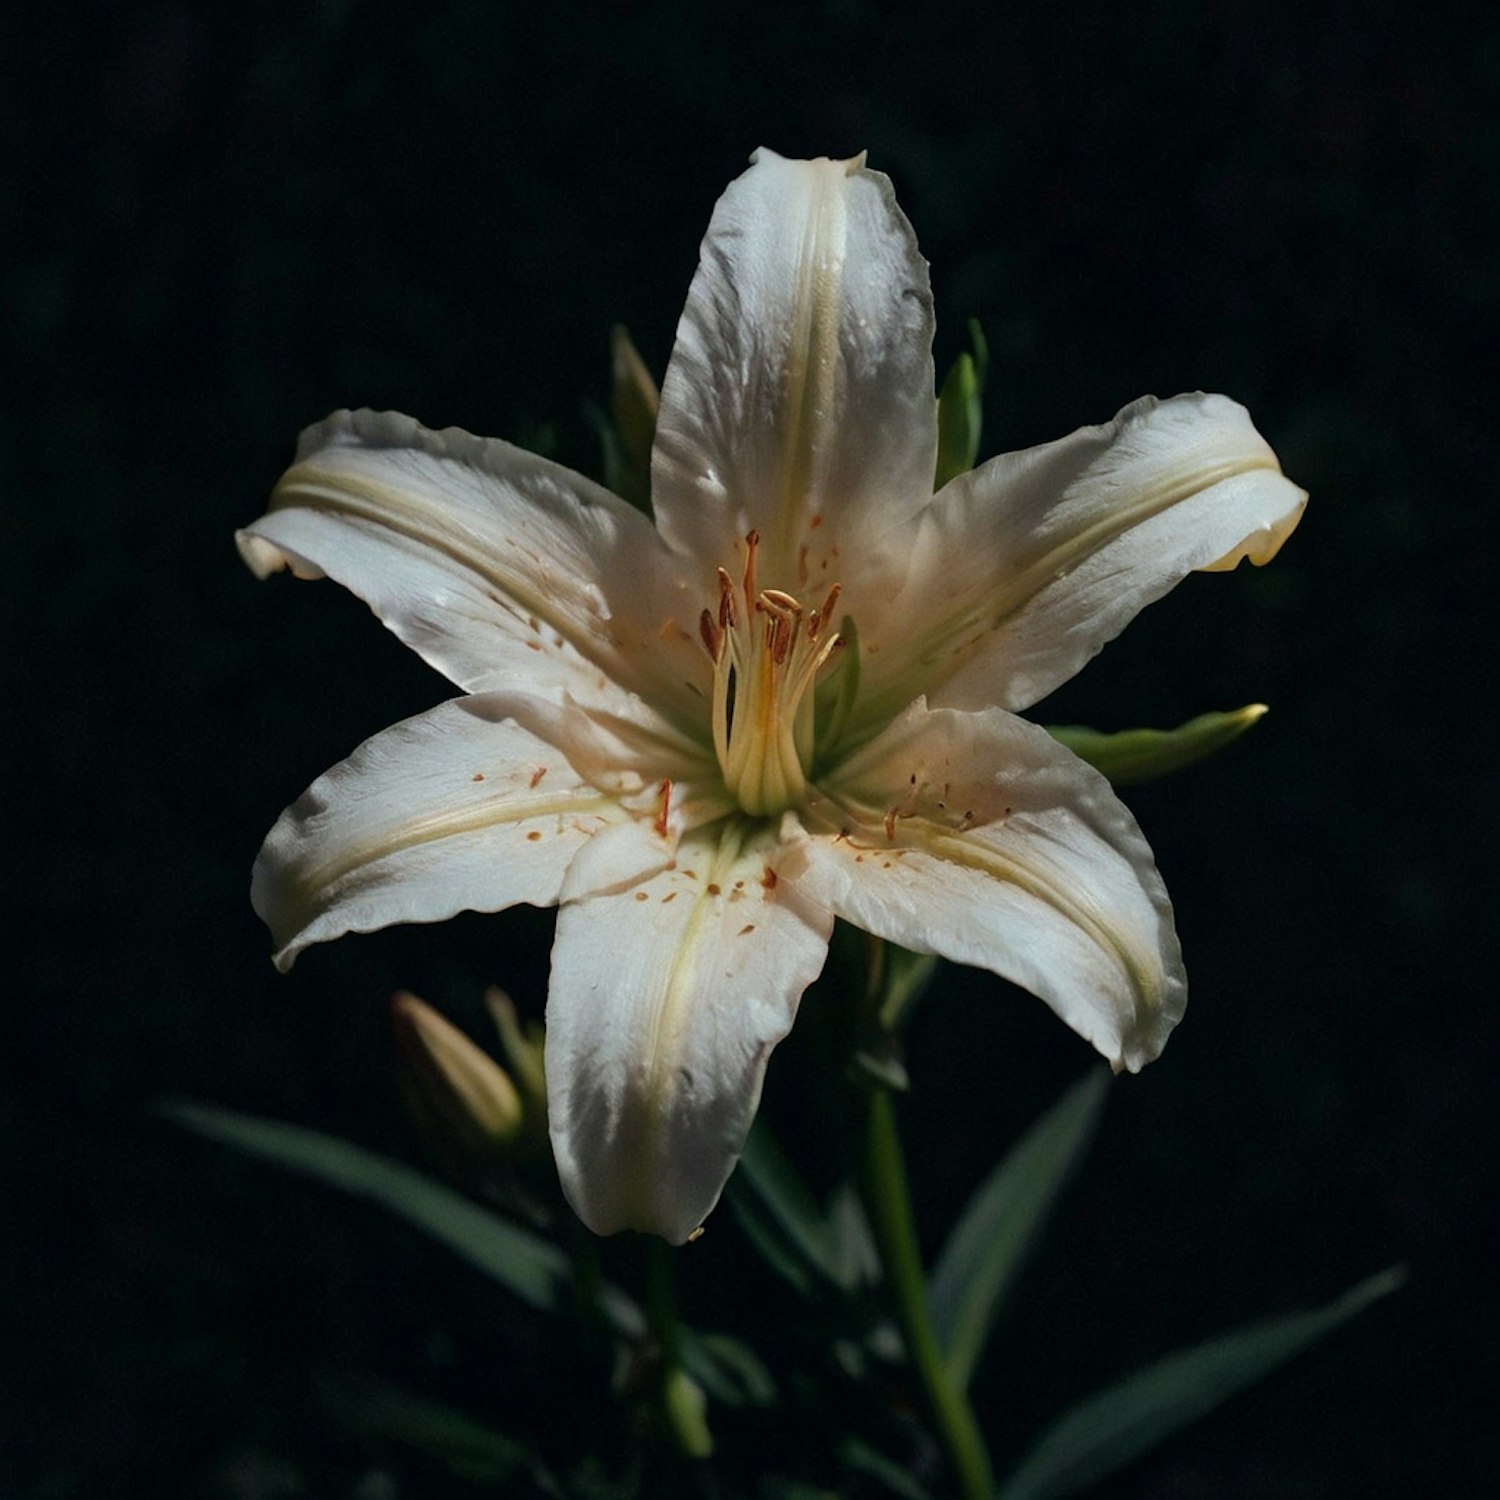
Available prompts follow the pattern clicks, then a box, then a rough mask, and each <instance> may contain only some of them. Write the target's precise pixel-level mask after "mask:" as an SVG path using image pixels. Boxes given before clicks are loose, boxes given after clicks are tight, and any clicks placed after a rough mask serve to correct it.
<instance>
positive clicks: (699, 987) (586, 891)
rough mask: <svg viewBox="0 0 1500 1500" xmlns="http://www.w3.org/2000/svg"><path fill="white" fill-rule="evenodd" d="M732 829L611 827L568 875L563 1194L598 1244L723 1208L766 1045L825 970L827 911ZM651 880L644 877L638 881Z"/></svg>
mask: <svg viewBox="0 0 1500 1500" xmlns="http://www.w3.org/2000/svg"><path fill="white" fill-rule="evenodd" d="M731 828H732V825H730V824H721V825H719V826H718V828H716V829H713V830H705V831H704V832H702V833H700V834H698V835H696V836H689V837H688V838H686V839H684V840H683V841H682V842H681V843H680V844H679V845H677V846H676V848H675V851H674V850H673V849H672V848H671V846H670V845H669V844H668V843H667V842H666V841H665V840H662V839H660V838H658V837H657V836H656V834H655V833H654V832H653V830H652V829H651V828H650V827H649V825H646V824H643V823H634V824H630V825H622V826H620V827H617V828H612V829H609V830H607V831H606V832H604V833H602V834H601V835H600V836H599V837H598V838H596V839H594V840H593V842H592V843H591V844H590V845H589V847H588V848H587V849H586V850H585V851H584V852H583V854H582V855H581V856H580V858H579V859H578V860H577V861H575V863H574V865H573V867H572V869H571V870H570V872H569V875H568V880H567V884H566V886H565V888H564V892H563V906H562V910H561V912H560V913H559V915H558V919H557V940H556V945H555V947H554V949H553V954H552V987H551V994H550V997H549V999H548V1002H547V1058H546V1067H547V1099H548V1120H549V1122H550V1126H551V1131H552V1147H553V1152H554V1155H555V1156H556V1158H557V1168H558V1172H559V1174H560V1176H561V1179H562V1184H563V1190H564V1192H565V1193H566V1194H567V1196H568V1201H569V1202H570V1203H571V1204H572V1205H573V1208H574V1209H575V1211H576V1212H577V1213H578V1216H579V1217H580V1218H581V1219H582V1220H583V1221H584V1223H586V1224H587V1225H588V1226H589V1227H590V1228H591V1229H593V1230H595V1231H596V1232H597V1233H599V1234H610V1233H613V1232H614V1231H616V1230H620V1229H641V1230H647V1231H650V1232H651V1233H654V1234H659V1235H661V1236H663V1238H665V1239H668V1240H671V1241H672V1242H673V1243H677V1244H680V1243H681V1242H682V1241H684V1240H685V1239H687V1237H688V1236H689V1235H690V1234H691V1233H692V1232H693V1230H694V1229H696V1228H697V1227H698V1225H699V1224H701V1223H702V1222H703V1220H704V1218H705V1217H706V1216H707V1215H708V1213H709V1211H710V1210H711V1209H712V1208H713V1206H714V1204H715V1203H717V1202H718V1199H719V1194H720V1192H721V1191H722V1189H723V1186H724V1182H725V1179H726V1178H727V1177H728V1176H729V1174H730V1172H731V1171H732V1170H733V1169H734V1164H735V1162H736V1161H737V1160H738V1158H739V1154H740V1150H741V1148H742V1147H743V1145H744V1140H745V1135H746V1133H747V1132H748V1130H749V1128H750V1122H751V1120H752V1119H753V1118H754V1116H755V1108H756V1105H757V1103H758V1102H759V1099H760V1089H761V1080H762V1079H763V1077H764V1075H765V1068H766V1059H767V1058H768V1057H769V1055H770V1052H771V1049H772V1047H773V1046H775V1044H776V1043H777V1042H779V1041H780V1040H781V1038H782V1037H784V1036H785V1035H786V1033H787V1031H788V1030H789V1029H790V1028H791V1025H792V1021H793V1019H794V1018H795V1016H796V1013H797V1004H798V1001H799V1000H800V999H801V996H802V992H803V991H804V990H805V989H806V988H807V986H808V985H809V984H810V983H811V982H812V981H813V980H814V979H815V978H816V977H817V975H818V972H819V970H820V969H821V968H822V967H823V960H824V957H825V955H826V952H827V948H828V936H829V932H830V931H831V929H832V926H833V918H832V916H831V915H830V914H829V913H828V912H827V911H826V910H823V909H822V908H819V907H817V906H814V905H810V904H809V903H807V902H806V901H805V900H803V899H802V898H801V897H800V896H799V895H798V894H797V893H796V892H795V891H793V890H790V889H787V888H784V886H783V884H781V883H779V882H777V881H776V879H775V877H774V875H773V874H772V873H771V872H770V867H769V865H768V855H769V853H770V848H769V847H768V841H767V840H766V839H765V837H764V836H762V838H761V840H760V842H759V843H752V844H751V845H750V846H748V847H746V848H740V847H739V844H738V842H737V840H736V838H735V837H734V835H733V834H732V833H731V834H730V836H729V837H727V838H724V839H722V840H721V838H720V837H719V835H720V834H723V833H725V831H726V830H728V829H731ZM641 871H646V872H649V873H647V874H645V876H644V878H641V877H640V875H639V874H638V872H641Z"/></svg>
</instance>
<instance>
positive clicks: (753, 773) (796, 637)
mask: <svg viewBox="0 0 1500 1500" xmlns="http://www.w3.org/2000/svg"><path fill="white" fill-rule="evenodd" d="M759 546H760V537H759V535H758V534H757V533H756V532H754V531H752V532H750V533H749V535H747V536H746V538H745V566H744V570H743V572H742V573H741V576H740V581H739V582H738V584H736V583H735V581H734V580H733V579H732V578H731V577H730V576H729V574H728V573H727V572H725V570H724V569H723V568H720V569H719V598H718V604H717V607H716V608H714V609H712V610H709V609H705V610H704V611H703V613H702V615H701V616H700V618H699V621H698V629H699V634H700V635H701V636H702V638H703V645H704V648H705V649H706V650H707V652H708V655H709V658H710V660H711V661H712V662H713V666H714V681H713V739H714V753H715V754H716V755H717V756H718V758H719V768H720V770H721V771H722V772H723V775H724V785H725V787H726V788H727V789H728V791H729V794H730V796H732V797H733V798H734V799H735V801H737V802H738V803H739V805H740V807H741V808H742V809H743V810H744V811H745V812H746V813H748V814H750V816H752V817H774V816H775V815H776V814H777V813H781V812H785V811H786V810H787V808H789V807H795V806H796V805H797V804H798V803H799V802H801V801H802V800H803V797H804V796H805V794H806V792H807V778H808V774H809V771H810V770H811V767H812V759H813V751H814V748H815V744H816V725H815V723H814V715H815V712H816V696H817V695H816V694H815V693H814V692H813V691H812V689H813V685H814V684H815V683H816V681H817V679H818V677H819V675H820V674H821V673H822V671H823V669H824V667H826V666H827V665H828V663H829V662H830V661H832V660H833V658H834V657H835V656H836V655H837V654H838V653H839V652H840V651H841V650H842V649H843V647H844V637H843V636H842V635H840V634H839V633H838V632H837V631H835V630H832V629H831V628H830V622H831V621H832V619H833V610H834V606H835V605H837V603H838V599H839V594H840V592H841V589H840V586H839V585H838V584H834V586H833V587H832V588H831V589H830V590H829V591H828V595H827V597H826V598H825V599H824V600H823V603H822V604H821V605H820V606H819V607H818V608H816V609H812V610H808V609H805V608H804V607H803V605H802V603H801V601H800V600H798V599H794V598H793V597H792V595H790V594H787V593H783V592H782V591H781V590H780V589H774V588H761V587H760V585H759V583H758V581H757V579H756V568H755V555H756V551H757V549H758V548H759Z"/></svg>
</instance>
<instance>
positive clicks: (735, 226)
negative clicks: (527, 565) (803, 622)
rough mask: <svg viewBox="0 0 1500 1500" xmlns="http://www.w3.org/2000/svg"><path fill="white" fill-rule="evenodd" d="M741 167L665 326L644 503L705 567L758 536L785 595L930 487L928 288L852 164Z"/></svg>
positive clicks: (903, 229) (875, 184)
mask: <svg viewBox="0 0 1500 1500" xmlns="http://www.w3.org/2000/svg"><path fill="white" fill-rule="evenodd" d="M751 161H752V163H753V165H752V166H751V168H750V170H749V171H748V172H746V173H744V174H743V175H742V176H741V177H739V178H737V179H736V180H735V181H734V182H732V183H731V184H730V185H729V188H728V189H727V190H726V192H725V193H724V195H723V197H722V198H720V199H719V202H718V204H717V206H716V207H715V209H714V214H713V219H712V221H711V222H710V224H709V227H708V233H707V235H706V236H705V237H704V241H703V252H702V259H701V261H700V264H699V267H698V273H697V275H696V276H695V277H694V279H693V284H692V288H691V290H690V291H689V293H688V300H687V306H686V308H685V309H684V310H683V314H682V321H681V322H680V324H679V325H678V329H677V342H676V345H675V347H674V349H673V352H672V359H671V363H670V365H669V366H668V368H667V374H666V379H665V380H664V381H663V383H662V394H661V409H660V412H659V415H658V417H657V428H656V447H655V453H654V458H653V463H652V491H653V504H654V507H655V511H656V517H657V523H658V525H659V526H660V527H661V530H662V534H663V535H664V536H665V537H666V538H667V540H668V541H669V542H670V543H671V544H672V545H673V546H674V547H676V548H678V549H679V550H680V551H682V552H683V553H685V554H690V555H692V556H694V557H696V558H698V559H699V560H700V561H702V562H704V563H706V564H708V565H709V567H710V568H712V567H714V566H716V565H720V564H726V563H727V562H728V560H729V558H730V557H731V556H732V555H733V554H732V549H733V548H734V546H735V545H736V544H737V543H739V542H741V541H743V540H744V537H745V535H746V533H747V532H749V531H751V530H755V531H757V532H758V533H759V535H760V539H761V549H762V550H761V566H762V582H763V583H765V584H769V585H771V586H772V587H775V588H780V589H786V590H788V591H791V592H793V593H796V592H797V591H798V590H799V588H800V587H801V584H802V582H804V581H805V580H806V579H807V578H813V579H816V578H818V577H820V576H821V575H822V573H823V568H822V564H823V563H825V562H827V561H828V560H829V558H830V556H831V555H837V553H838V552H839V550H840V549H841V548H842V549H844V550H847V549H848V548H849V547H850V546H852V545H854V544H855V543H856V541H857V540H858V539H861V538H863V537H865V536H868V535H869V534H871V533H872V532H878V531H879V530H881V529H882V528H884V527H887V526H891V525H894V524H895V523H897V522H898V521H900V520H901V519H902V518H903V517H905V516H908V515H910V514H911V513H912V512H913V511H915V510H916V509H917V508H918V507H919V506H920V505H922V504H924V503H925V502H926V500H927V499H928V497H929V496H930V495H931V493H932V473H933V465H934V462H935V455H936V451H937V410H936V402H935V398H934V395H933V371H932V328H933V318H932V293H931V290H930V288H929V285H928V278H927V263H926V262H925V261H924V260H923V259H922V257H921V255H920V253H919V252H918V250H917V242H916V236H915V234H914V233H913V232H912V228H911V225H910V224H909V223H908V222H907V219H906V216H905V215H904V214H903V213H902V212H901V210H900V208H898V207H897V205H896V200H895V196H894V194H893V192H892V190H891V184H890V180H889V179H888V178H887V177H885V176H884V175H882V174H881V173H878V172H870V171H867V170H865V167H864V158H863V157H857V158H855V159H854V160H852V161H829V160H828V159H827V158H820V159H819V160H817V161H787V160H785V159H784V158H782V157H780V156H777V155H776V153H775V152H773V151H767V150H764V149H762V150H760V151H757V152H756V153H755V155H754V156H753V157H752V158H751ZM799 575H800V576H799ZM711 578H712V573H710V574H709V579H710V580H711Z"/></svg>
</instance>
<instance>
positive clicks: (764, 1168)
mask: <svg viewBox="0 0 1500 1500" xmlns="http://www.w3.org/2000/svg"><path fill="white" fill-rule="evenodd" d="M727 1196H728V1199H729V1205H730V1208H731V1209H732V1211H733V1213H734V1216H735V1218H736V1219H737V1220H738V1221H739V1224H740V1227H741V1228H742V1229H743V1230H744V1231H745V1233H746V1234H747V1235H748V1236H749V1238H750V1240H751V1242H752V1243H753V1244H754V1245H755V1247H756V1249H757V1250H759V1251H760V1253H761V1255H762V1256H763V1257H764V1259H765V1260H766V1261H767V1263H768V1264H769V1265H770V1266H771V1267H772V1268H773V1269H774V1270H776V1271H777V1272H779V1273H780V1274H781V1275H782V1276H783V1277H784V1278H785V1279H786V1280H787V1281H789V1282H790V1283H791V1284H792V1285H793V1286H794V1287H796V1288H797V1290H798V1291H799V1292H801V1293H803V1295H804V1296H806V1295H809V1294H811V1293H812V1291H813V1290H814V1288H815V1287H816V1286H817V1284H818V1283H819V1282H820V1281H822V1282H826V1283H829V1284H832V1285H834V1286H838V1285H841V1284H842V1283H841V1279H840V1276H839V1266H838V1262H837V1260H836V1258H835V1256H834V1253H833V1247H832V1245H831V1244H830V1243H829V1236H828V1231H827V1228H826V1226H825V1223H824V1219H823V1213H822V1210H821V1209H820V1208H819V1207H818V1202H817V1199H815V1198H814V1197H813V1195H812V1192H811V1190H810V1189H809V1188H808V1186H807V1184H806V1183H805V1182H804V1181H803V1180H802V1178H801V1176H800V1175H799V1173H798V1172H797V1169H796V1168H795V1167H794V1166H793V1165H792V1164H791V1162H790V1161H788V1160H787V1158H786V1157H785V1156H784V1155H783V1154H782V1151H781V1148H780V1147H779V1146H778V1145H777V1144H776V1141H775V1139H774V1137H773V1136H772V1135H771V1132H770V1130H769V1129H768V1128H767V1126H766V1125H765V1122H764V1121H763V1120H760V1119H757V1120H756V1122H755V1124H754V1125H753V1126H751V1128H750V1136H749V1139H748V1140H746V1142H745V1150H744V1154H743V1155H742V1156H741V1157H740V1164H739V1170H738V1171H737V1172H736V1173H735V1174H734V1176H733V1177H731V1178H730V1179H729V1193H728V1195H727Z"/></svg>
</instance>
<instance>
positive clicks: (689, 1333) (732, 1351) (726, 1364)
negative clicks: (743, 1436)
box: [677, 1324, 776, 1406]
mask: <svg viewBox="0 0 1500 1500" xmlns="http://www.w3.org/2000/svg"><path fill="white" fill-rule="evenodd" d="M677 1332H678V1339H679V1341H680V1344H681V1350H680V1353H681V1356H682V1368H683V1369H684V1370H686V1371H687V1373H688V1374H689V1375H691V1376H692V1377H693V1379H694V1380H696V1381H697V1382H698V1384H699V1385H700V1386H702V1387H703V1390H704V1393H705V1394H706V1395H709V1396H712V1397H713V1399H714V1400H715V1401H722V1402H723V1403H724V1405H725V1406H769V1405H770V1404H771V1403H772V1402H773V1401H774V1400H775V1399H776V1381H775V1379H774V1378H773V1377H772V1375H771V1372H770V1371H769V1370H768V1369H767V1368H766V1366H765V1362H764V1361H763V1360H762V1359H761V1357H760V1356H759V1355H758V1354H757V1353H756V1352H755V1351H754V1350H753V1349H752V1348H751V1347H750V1346H749V1345H748V1344H746V1343H743V1342H742V1341H741V1340H739V1339H736V1338H731V1337H730V1336H729V1335H728V1334H727V1333H695V1332H694V1331H693V1330H692V1329H691V1328H688V1327H687V1326H686V1325H683V1324H680V1325H679V1326H678V1330H677Z"/></svg>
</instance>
